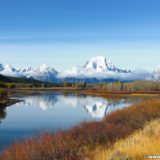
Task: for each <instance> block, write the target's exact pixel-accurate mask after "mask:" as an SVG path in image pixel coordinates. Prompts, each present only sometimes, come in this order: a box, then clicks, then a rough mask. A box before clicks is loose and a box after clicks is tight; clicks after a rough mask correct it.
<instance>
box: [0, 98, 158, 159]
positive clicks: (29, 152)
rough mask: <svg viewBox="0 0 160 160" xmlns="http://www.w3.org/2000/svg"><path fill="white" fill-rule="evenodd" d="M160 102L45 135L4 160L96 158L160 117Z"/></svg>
mask: <svg viewBox="0 0 160 160" xmlns="http://www.w3.org/2000/svg"><path fill="white" fill-rule="evenodd" d="M159 106H160V100H158V99H153V98H152V99H149V100H145V101H143V102H140V103H139V104H134V105H132V106H130V107H129V108H125V109H122V110H118V111H115V112H113V113H111V114H109V115H107V116H106V117H105V118H104V119H103V120H102V121H100V122H99V121H98V122H97V121H96V122H88V123H82V124H80V125H77V126H75V127H73V128H72V129H70V130H67V131H59V132H57V133H55V134H51V133H50V134H48V133H47V134H43V135H42V136H38V137H35V138H31V139H29V140H25V141H23V142H20V143H16V144H14V145H12V146H11V147H9V148H8V149H7V150H5V151H4V152H3V153H2V154H1V155H0V159H1V160H9V159H21V158H22V157H23V159H24V160H31V159H57V160H60V159H65V160H73V159H76V160H82V159H85V158H86V157H88V158H90V157H92V153H93V152H94V150H95V149H96V148H97V147H102V148H103V147H105V148H108V149H109V148H110V147H112V146H113V144H114V143H115V142H116V141H118V140H120V139H121V138H125V137H128V136H129V135H131V134H132V133H133V132H135V131H137V130H141V129H142V128H143V127H144V125H145V124H146V122H148V121H150V120H153V119H156V118H160V108H159Z"/></svg>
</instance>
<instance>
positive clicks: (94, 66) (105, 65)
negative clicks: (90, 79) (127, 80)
mask: <svg viewBox="0 0 160 160" xmlns="http://www.w3.org/2000/svg"><path fill="white" fill-rule="evenodd" d="M82 68H83V69H85V70H88V71H92V72H107V71H113V72H124V73H126V72H128V71H127V70H122V69H119V68H117V67H116V66H115V65H114V64H113V63H112V62H111V61H110V60H107V59H106V58H105V57H103V56H96V57H93V58H91V60H90V61H87V62H86V63H85V65H84V66H82Z"/></svg>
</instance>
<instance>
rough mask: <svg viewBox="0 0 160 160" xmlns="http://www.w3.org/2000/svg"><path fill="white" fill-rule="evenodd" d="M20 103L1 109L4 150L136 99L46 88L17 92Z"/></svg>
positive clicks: (100, 115)
mask: <svg viewBox="0 0 160 160" xmlns="http://www.w3.org/2000/svg"><path fill="white" fill-rule="evenodd" d="M13 98H17V99H21V100H23V101H22V102H20V103H17V104H15V105H12V106H10V107H7V108H6V109H1V110H0V150H2V149H4V148H5V147H7V146H8V145H9V144H12V143H14V142H15V141H19V140H22V139H25V138H28V137H31V136H35V135H37V134H40V133H43V132H47V131H49V132H55V131H56V130H58V129H68V128H71V127H72V126H74V125H76V124H78V123H80V122H83V121H93V120H101V119H102V118H103V117H104V116H105V115H107V114H109V113H110V112H112V111H115V110H117V109H121V108H124V107H127V106H129V104H131V103H132V100H128V99H124V98H121V99H117V98H116V99H114V98H112V99H105V98H101V97H93V96H84V95H78V96H76V95H74V94H63V93H61V92H43V93H41V94H34V95H24V96H14V97H13Z"/></svg>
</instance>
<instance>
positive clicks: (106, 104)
mask: <svg viewBox="0 0 160 160" xmlns="http://www.w3.org/2000/svg"><path fill="white" fill-rule="evenodd" d="M21 99H23V100H24V101H22V102H20V103H18V104H16V105H17V106H21V105H25V106H26V107H37V108H39V109H42V110H44V111H46V110H47V109H49V108H54V106H55V105H56V103H58V102H61V103H62V104H64V105H66V106H68V107H73V108H76V107H83V108H84V109H85V110H86V112H87V113H89V114H90V115H91V116H92V118H93V119H102V118H103V117H104V116H105V115H106V114H109V113H111V112H112V111H114V110H116V109H121V108H123V107H126V106H128V105H129V104H130V103H129V102H125V99H118V100H117V99H116V100H114V99H104V98H101V97H92V96H74V95H67V96H64V95H37V96H26V97H22V98H21Z"/></svg>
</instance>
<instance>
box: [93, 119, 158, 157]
mask: <svg viewBox="0 0 160 160" xmlns="http://www.w3.org/2000/svg"><path fill="white" fill-rule="evenodd" d="M159 137H160V119H158V120H153V121H151V122H149V123H148V124H146V125H145V127H144V129H143V130H140V131H137V132H135V133H134V134H133V135H131V136H129V137H128V138H125V139H122V140H119V141H117V142H116V143H115V144H114V146H113V147H112V148H110V149H104V148H98V149H96V150H95V152H94V160H143V159H144V156H145V155H159V154H160V138H159Z"/></svg>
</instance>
